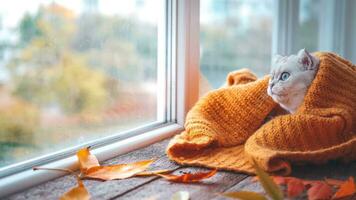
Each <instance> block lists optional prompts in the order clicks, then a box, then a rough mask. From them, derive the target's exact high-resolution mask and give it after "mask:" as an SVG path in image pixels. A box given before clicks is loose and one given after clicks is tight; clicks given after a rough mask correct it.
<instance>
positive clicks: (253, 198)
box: [222, 191, 267, 200]
mask: <svg viewBox="0 0 356 200" xmlns="http://www.w3.org/2000/svg"><path fill="white" fill-rule="evenodd" d="M222 195H223V196H225V197H230V198H233V199H241V200H267V198H266V197H264V196H263V195H261V194H260V193H257V192H249V191H238V192H228V193H223V194H222Z"/></svg>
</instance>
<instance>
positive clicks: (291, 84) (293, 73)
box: [267, 49, 319, 113]
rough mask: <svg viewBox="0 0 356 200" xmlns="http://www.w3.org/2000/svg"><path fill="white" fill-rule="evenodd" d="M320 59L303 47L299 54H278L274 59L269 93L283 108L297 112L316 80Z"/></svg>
mask: <svg viewBox="0 0 356 200" xmlns="http://www.w3.org/2000/svg"><path fill="white" fill-rule="evenodd" d="M318 67H319V59H318V58H317V57H315V56H313V55H312V54H310V53H308V52H307V51H306V50H305V49H301V50H300V51H299V52H298V55H290V56H280V55H277V56H276V57H275V58H274V59H273V61H272V68H271V73H270V75H271V78H270V80H269V85H268V88H267V93H268V95H269V96H271V97H272V99H273V100H274V101H275V102H277V103H278V104H279V105H280V106H281V107H282V108H284V109H286V110H287V111H288V112H290V113H295V112H296V110H297V109H298V107H299V106H300V105H301V104H302V102H303V99H304V96H305V93H306V92H307V90H308V88H309V86H310V84H311V83H312V81H313V80H314V77H315V74H316V72H317V70H318Z"/></svg>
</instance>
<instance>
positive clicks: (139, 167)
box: [82, 160, 154, 181]
mask: <svg viewBox="0 0 356 200" xmlns="http://www.w3.org/2000/svg"><path fill="white" fill-rule="evenodd" d="M153 162H154V160H143V161H139V162H135V163H129V164H117V165H110V166H94V167H91V168H89V169H87V170H86V171H85V173H84V174H83V177H82V178H90V179H99V180H103V181H107V180H114V179H125V178H129V177H132V176H134V175H136V174H137V173H140V172H143V171H145V170H146V169H147V168H148V167H149V166H150V165H151V164H152V163H153Z"/></svg>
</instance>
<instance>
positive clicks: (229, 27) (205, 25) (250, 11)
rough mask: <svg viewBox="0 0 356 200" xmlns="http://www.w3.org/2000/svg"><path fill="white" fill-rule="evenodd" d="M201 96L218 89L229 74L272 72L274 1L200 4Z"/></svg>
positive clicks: (217, 0)
mask: <svg viewBox="0 0 356 200" xmlns="http://www.w3.org/2000/svg"><path fill="white" fill-rule="evenodd" d="M200 5H201V7H200V28H201V30H200V45H201V46H200V51H201V55H200V70H201V81H200V93H201V94H203V93H204V92H205V91H206V90H207V89H209V88H218V87H220V86H222V85H223V84H224V82H225V78H226V75H227V73H228V72H230V71H233V70H237V69H241V68H250V69H251V70H252V71H253V72H254V73H256V74H257V75H258V76H263V75H265V74H267V73H268V72H269V66H270V58H271V48H272V47H271V44H272V18H273V0H265V1H260V0H201V3H200Z"/></svg>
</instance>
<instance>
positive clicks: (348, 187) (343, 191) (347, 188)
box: [333, 176, 356, 199]
mask: <svg viewBox="0 0 356 200" xmlns="http://www.w3.org/2000/svg"><path fill="white" fill-rule="evenodd" d="M355 193H356V187H355V182H354V178H353V177H352V176H351V177H349V179H348V180H347V181H345V182H344V183H342V184H341V185H340V189H339V190H338V191H337V192H336V193H335V195H334V197H333V199H338V198H343V197H347V196H351V195H353V194H355Z"/></svg>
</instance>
